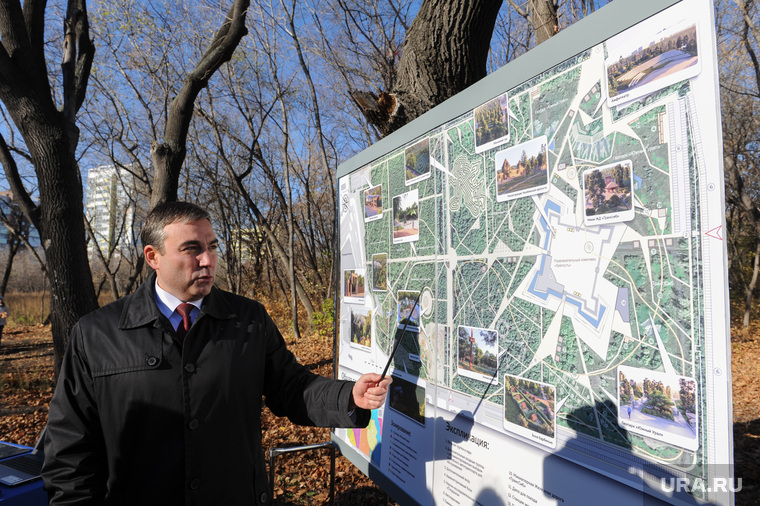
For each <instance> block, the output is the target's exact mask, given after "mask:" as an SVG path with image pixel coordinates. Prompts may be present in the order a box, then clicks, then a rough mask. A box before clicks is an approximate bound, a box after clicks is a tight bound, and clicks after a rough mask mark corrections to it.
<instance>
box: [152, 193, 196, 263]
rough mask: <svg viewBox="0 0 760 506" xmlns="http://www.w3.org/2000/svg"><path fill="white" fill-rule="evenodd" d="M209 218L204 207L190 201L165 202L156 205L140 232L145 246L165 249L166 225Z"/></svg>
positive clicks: (159, 249)
mask: <svg viewBox="0 0 760 506" xmlns="http://www.w3.org/2000/svg"><path fill="white" fill-rule="evenodd" d="M199 220H208V221H209V222H211V216H210V215H209V213H208V211H206V210H205V209H203V208H202V207H200V206H198V205H196V204H192V203H190V202H164V203H162V204H159V205H157V206H156V207H154V208H153V209H152V210H151V211H150V212H149V213H148V216H147V218H145V224H144V225H143V229H142V231H141V232H140V240H141V241H142V244H143V246H147V245H149V244H150V245H151V246H155V247H156V248H157V249H158V251H159V252H161V253H163V251H164V240H165V239H166V233H165V232H164V227H165V226H166V225H170V224H172V223H190V222H191V221H199Z"/></svg>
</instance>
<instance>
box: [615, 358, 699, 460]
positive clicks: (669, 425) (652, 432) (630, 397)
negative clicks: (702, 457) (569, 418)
mask: <svg viewBox="0 0 760 506" xmlns="http://www.w3.org/2000/svg"><path fill="white" fill-rule="evenodd" d="M698 405H699V402H698V399H697V384H696V382H695V381H694V380H693V379H692V378H687V377H685V376H678V375H675V374H667V373H664V372H659V371H652V370H650V369H640V368H635V367H629V366H624V365H621V366H619V367H618V407H619V408H618V424H619V425H620V426H621V427H623V428H625V429H626V430H628V431H630V432H632V433H634V434H639V435H641V436H646V437H650V438H653V439H657V440H659V441H664V442H666V443H669V444H672V445H675V446H678V447H681V448H686V449H687V450H692V451H695V450H697V448H698V447H699V437H698V436H699V431H698V430H697V426H698V422H699V418H698V413H697V406H698Z"/></svg>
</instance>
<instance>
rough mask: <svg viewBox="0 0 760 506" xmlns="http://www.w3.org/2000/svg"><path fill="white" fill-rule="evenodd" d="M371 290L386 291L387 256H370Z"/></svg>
mask: <svg viewBox="0 0 760 506" xmlns="http://www.w3.org/2000/svg"><path fill="white" fill-rule="evenodd" d="M372 289H373V290H374V291H376V292H385V291H387V290H388V254H387V253H378V254H377V255H372Z"/></svg>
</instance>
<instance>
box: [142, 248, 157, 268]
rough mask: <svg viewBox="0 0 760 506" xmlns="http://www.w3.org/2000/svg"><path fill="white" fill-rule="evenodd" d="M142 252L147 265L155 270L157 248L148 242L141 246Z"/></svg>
mask: <svg viewBox="0 0 760 506" xmlns="http://www.w3.org/2000/svg"><path fill="white" fill-rule="evenodd" d="M143 253H144V254H145V261H146V262H148V265H150V266H151V268H152V269H153V270H156V268H157V267H158V255H160V253H159V251H158V249H157V248H156V247H155V246H153V245H152V244H148V245H147V246H145V248H143Z"/></svg>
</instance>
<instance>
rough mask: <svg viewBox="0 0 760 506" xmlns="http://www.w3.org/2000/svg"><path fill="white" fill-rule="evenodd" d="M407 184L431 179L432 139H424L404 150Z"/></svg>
mask: <svg viewBox="0 0 760 506" xmlns="http://www.w3.org/2000/svg"><path fill="white" fill-rule="evenodd" d="M404 168H405V169H406V170H405V173H406V179H405V181H406V184H407V185H410V184H412V183H416V182H417V181H420V180H422V179H425V178H428V177H430V139H423V140H421V141H420V142H418V143H417V144H413V145H412V146H409V147H408V148H406V149H405V150H404Z"/></svg>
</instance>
